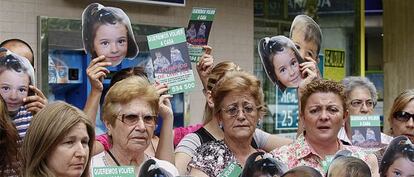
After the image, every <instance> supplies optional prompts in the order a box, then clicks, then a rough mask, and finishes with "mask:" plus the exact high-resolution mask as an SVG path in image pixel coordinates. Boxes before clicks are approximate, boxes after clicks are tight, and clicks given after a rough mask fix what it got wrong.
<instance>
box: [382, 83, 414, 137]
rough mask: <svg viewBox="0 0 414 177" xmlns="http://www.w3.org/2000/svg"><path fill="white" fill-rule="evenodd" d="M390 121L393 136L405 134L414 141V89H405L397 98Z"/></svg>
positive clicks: (389, 116) (389, 117)
mask: <svg viewBox="0 0 414 177" xmlns="http://www.w3.org/2000/svg"><path fill="white" fill-rule="evenodd" d="M388 121H389V123H390V125H391V129H390V133H391V135H392V136H399V135H404V136H406V137H408V138H409V139H410V140H411V141H412V142H414V89H410V90H405V91H403V92H402V93H400V94H399V95H398V96H397V98H395V100H394V104H393V105H392V107H391V111H390V114H389V115H388Z"/></svg>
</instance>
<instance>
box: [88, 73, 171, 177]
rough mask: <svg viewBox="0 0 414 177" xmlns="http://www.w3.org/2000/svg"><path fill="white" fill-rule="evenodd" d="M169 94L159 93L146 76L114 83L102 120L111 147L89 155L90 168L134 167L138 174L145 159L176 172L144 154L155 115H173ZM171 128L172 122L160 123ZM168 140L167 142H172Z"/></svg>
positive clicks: (166, 164)
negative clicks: (90, 160)
mask: <svg viewBox="0 0 414 177" xmlns="http://www.w3.org/2000/svg"><path fill="white" fill-rule="evenodd" d="M168 98H170V96H169V95H162V96H159V94H158V93H157V90H156V88H155V87H154V86H153V85H151V84H150V83H149V81H148V80H147V79H146V78H143V77H138V76H131V77H128V78H126V79H124V80H122V81H119V82H117V83H116V84H114V85H113V86H112V87H111V88H110V89H109V91H108V93H107V95H106V97H105V101H104V105H103V120H104V123H105V126H106V127H107V129H108V135H109V138H110V142H111V145H112V146H111V148H110V149H109V150H107V151H104V152H102V153H99V154H97V155H95V156H94V157H93V158H92V167H102V166H133V167H135V174H139V172H140V167H141V165H142V164H143V163H144V162H145V161H146V160H148V159H153V160H155V161H156V163H157V164H158V165H159V166H160V167H163V168H164V169H168V170H169V172H170V173H171V174H173V175H178V171H177V169H176V168H175V167H174V166H173V165H172V164H171V163H169V162H167V161H163V160H158V159H156V158H154V157H149V156H148V155H146V154H145V153H144V151H145V149H147V147H148V145H150V143H151V138H152V136H153V133H154V129H155V124H156V118H157V115H158V114H160V116H165V117H167V116H170V117H172V116H173V113H172V110H171V103H170V101H169V99H168ZM164 128H167V129H169V130H170V131H171V129H172V124H171V125H169V126H167V125H163V129H164ZM172 141H173V140H172V139H171V140H170V141H169V142H160V143H171V144H172V143H173V142H172Z"/></svg>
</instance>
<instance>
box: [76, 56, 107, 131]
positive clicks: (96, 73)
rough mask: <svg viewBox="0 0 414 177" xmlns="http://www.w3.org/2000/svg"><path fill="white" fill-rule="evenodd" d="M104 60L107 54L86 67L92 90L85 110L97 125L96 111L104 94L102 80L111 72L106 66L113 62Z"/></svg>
mask: <svg viewBox="0 0 414 177" xmlns="http://www.w3.org/2000/svg"><path fill="white" fill-rule="evenodd" d="M104 60H105V56H103V55H102V56H99V57H97V58H95V59H93V60H92V61H91V62H90V63H89V66H88V68H87V69H86V74H87V75H88V79H89V82H90V83H91V92H90V93H89V96H88V98H87V100H86V103H85V107H84V108H83V111H84V112H85V113H86V115H87V116H88V117H89V118H90V120H91V121H92V123H93V124H94V125H96V112H97V111H98V107H99V101H100V100H101V96H102V90H103V83H102V81H103V79H104V78H105V77H106V75H107V74H108V73H109V70H108V69H106V68H105V67H107V66H111V62H104Z"/></svg>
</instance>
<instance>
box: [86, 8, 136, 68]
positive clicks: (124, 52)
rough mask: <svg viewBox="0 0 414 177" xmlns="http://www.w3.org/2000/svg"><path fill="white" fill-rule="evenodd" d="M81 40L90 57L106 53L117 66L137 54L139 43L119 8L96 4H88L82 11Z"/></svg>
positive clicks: (129, 23)
mask: <svg viewBox="0 0 414 177" xmlns="http://www.w3.org/2000/svg"><path fill="white" fill-rule="evenodd" d="M82 42H83V47H84V48H85V51H86V53H88V54H90V55H91V57H92V59H94V58H97V57H99V56H102V55H103V56H105V61H106V62H111V66H117V65H119V64H121V62H122V61H123V60H124V59H125V58H127V59H131V60H132V59H134V58H135V57H136V56H137V55H138V51H139V50H138V45H137V43H136V41H135V37H134V32H133V30H132V27H131V22H130V20H129V17H128V16H127V15H126V14H125V12H124V11H123V10H122V9H119V8H116V7H105V6H103V5H101V4H98V3H92V4H90V5H88V6H87V7H86V8H85V10H84V11H83V13H82Z"/></svg>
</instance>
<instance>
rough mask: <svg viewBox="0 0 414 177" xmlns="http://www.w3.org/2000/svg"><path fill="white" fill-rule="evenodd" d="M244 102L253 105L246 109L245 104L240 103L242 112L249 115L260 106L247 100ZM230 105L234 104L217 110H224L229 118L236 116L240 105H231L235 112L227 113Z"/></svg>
mask: <svg viewBox="0 0 414 177" xmlns="http://www.w3.org/2000/svg"><path fill="white" fill-rule="evenodd" d="M244 103H247V104H246V105H252V106H253V107H252V110H251V111H246V108H245V106H246V105H242V112H243V114H245V115H249V116H251V115H252V114H251V113H253V112H254V111H257V110H259V109H260V108H261V107H262V106H256V105H254V104H252V103H249V102H244ZM244 103H242V104H244ZM232 105H234V104H230V105H228V106H226V107H227V108H221V109H220V110H219V112H221V111H224V112H225V113H226V114H227V115H228V116H230V117H231V118H235V117H237V116H238V115H239V113H240V105H239V104H237V106H233V107H234V108H235V109H236V110H235V111H236V112H235V113H229V109H231V108H229V107H231V106H232Z"/></svg>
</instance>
